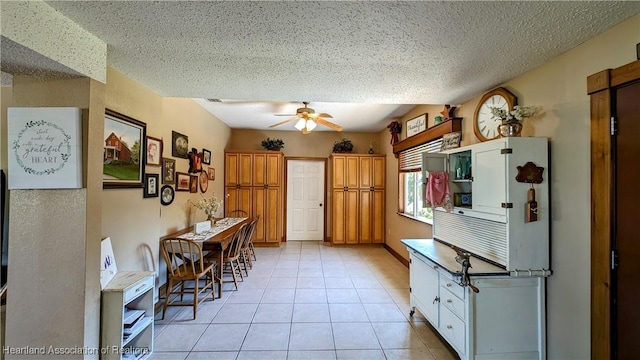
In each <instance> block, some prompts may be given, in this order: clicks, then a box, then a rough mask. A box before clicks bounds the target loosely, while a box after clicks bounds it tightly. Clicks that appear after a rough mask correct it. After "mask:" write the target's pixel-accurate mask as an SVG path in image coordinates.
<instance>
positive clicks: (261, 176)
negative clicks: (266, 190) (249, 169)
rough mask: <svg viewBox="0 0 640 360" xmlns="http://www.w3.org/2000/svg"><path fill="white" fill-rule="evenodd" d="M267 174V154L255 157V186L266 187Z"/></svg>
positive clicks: (255, 155)
mask: <svg viewBox="0 0 640 360" xmlns="http://www.w3.org/2000/svg"><path fill="white" fill-rule="evenodd" d="M266 173H267V154H254V155H253V186H264V184H265V176H266Z"/></svg>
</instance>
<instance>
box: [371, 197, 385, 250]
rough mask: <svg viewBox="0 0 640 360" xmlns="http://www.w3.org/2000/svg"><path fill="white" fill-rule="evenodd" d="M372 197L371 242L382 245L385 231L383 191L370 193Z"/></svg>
mask: <svg viewBox="0 0 640 360" xmlns="http://www.w3.org/2000/svg"><path fill="white" fill-rule="evenodd" d="M371 194H372V195H373V206H372V207H371V214H372V215H371V216H372V223H371V235H372V237H371V240H372V241H373V242H374V243H379V244H383V243H384V231H385V211H384V210H385V209H384V203H385V202H384V198H385V191H384V190H374V191H372V192H371Z"/></svg>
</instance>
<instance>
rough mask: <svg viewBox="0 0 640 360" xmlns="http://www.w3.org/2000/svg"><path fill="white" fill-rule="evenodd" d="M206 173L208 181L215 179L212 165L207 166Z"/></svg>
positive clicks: (214, 170)
mask: <svg viewBox="0 0 640 360" xmlns="http://www.w3.org/2000/svg"><path fill="white" fill-rule="evenodd" d="M207 174H208V175H209V181H213V180H215V179H216V169H214V168H212V167H210V168H207Z"/></svg>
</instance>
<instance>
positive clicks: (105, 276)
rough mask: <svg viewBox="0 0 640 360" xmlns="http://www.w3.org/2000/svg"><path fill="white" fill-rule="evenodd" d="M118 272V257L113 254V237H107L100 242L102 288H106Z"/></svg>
mask: <svg viewBox="0 0 640 360" xmlns="http://www.w3.org/2000/svg"><path fill="white" fill-rule="evenodd" d="M117 273H118V266H117V265H116V257H115V256H114V255H113V247H112V246H111V238H110V237H106V238H104V239H102V241H101V242H100V289H101V290H104V287H105V286H107V284H108V283H109V281H111V279H113V278H114V277H115V276H116V274H117Z"/></svg>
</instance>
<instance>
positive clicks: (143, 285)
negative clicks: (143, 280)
mask: <svg viewBox="0 0 640 360" xmlns="http://www.w3.org/2000/svg"><path fill="white" fill-rule="evenodd" d="M145 287H147V284H142V285H140V286H139V287H138V288H137V289H136V292H138V291H140V290H142V289H144V288H145Z"/></svg>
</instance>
